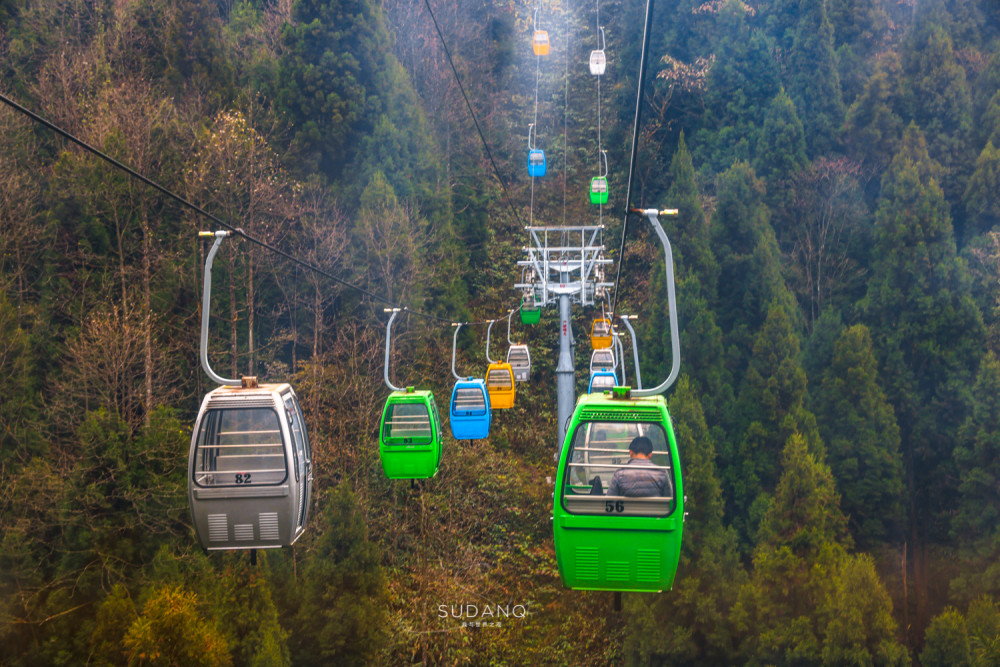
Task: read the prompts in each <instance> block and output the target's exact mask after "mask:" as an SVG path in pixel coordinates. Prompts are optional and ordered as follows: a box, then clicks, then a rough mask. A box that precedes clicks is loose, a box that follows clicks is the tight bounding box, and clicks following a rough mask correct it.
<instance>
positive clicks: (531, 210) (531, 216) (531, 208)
mask: <svg viewBox="0 0 1000 667" xmlns="http://www.w3.org/2000/svg"><path fill="white" fill-rule="evenodd" d="M534 27H535V30H536V31H537V30H538V3H535V26H534ZM531 39H532V44H534V39H535V36H534V34H532V36H531ZM541 76H542V56H541V55H539V54H537V53H536V54H535V109H534V111H533V112H532V115H531V127H532V128H534V132H535V139H536V140H537V139H538V81H539V79H540V78H541ZM532 148H534V144H532ZM528 224H529V225H534V224H535V174H534V172H532V174H531V201H530V203H529V205H528Z"/></svg>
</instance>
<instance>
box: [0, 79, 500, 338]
mask: <svg viewBox="0 0 1000 667" xmlns="http://www.w3.org/2000/svg"><path fill="white" fill-rule="evenodd" d="M0 102H3V103H4V104H6V105H7V106H9V107H11V108H12V109H14V110H15V111H18V112H20V113H22V114H24V115H25V116H27V117H28V118H30V119H32V120H33V121H35V122H36V123H39V124H41V125H44V126H45V127H47V128H48V129H50V130H52V131H53V132H55V133H56V134H58V135H60V136H61V137H63V138H64V139H66V140H68V141H70V142H72V143H74V144H76V145H77V146H79V147H80V148H82V149H84V150H85V151H87V152H89V153H92V154H93V155H96V156H97V157H99V158H100V159H102V160H104V161H105V162H107V163H109V164H111V165H112V166H114V167H115V168H117V169H121V170H122V171H124V172H125V173H127V174H129V175H130V176H132V177H133V178H136V179H138V180H140V181H142V182H143V183H145V184H146V185H148V186H149V187H151V188H153V189H154V190H156V191H158V192H160V193H161V194H164V195H166V196H167V197H169V198H170V199H173V200H174V201H175V202H177V203H179V204H181V205H182V206H184V207H185V208H188V209H190V210H192V211H194V212H195V213H197V214H198V215H201V216H204V217H206V218H208V219H209V220H211V221H212V222H214V223H215V224H217V225H219V226H221V227H224V228H225V229H227V230H229V232H231V233H232V234H234V235H236V236H239V237H241V238H243V239H246V240H247V241H250V242H251V243H254V244H256V245H258V246H260V247H262V248H265V249H266V250H269V251H271V252H273V253H274V254H276V255H279V256H281V257H284V258H285V259H287V260H288V261H290V262H292V263H293V264H297V265H299V266H301V267H303V268H305V269H308V270H309V271H312V272H314V273H318V274H319V275H321V276H324V277H326V278H329V279H330V280H332V281H334V282H335V283H338V284H340V285H343V286H344V287H347V288H349V289H352V290H354V291H356V292H359V293H360V294H364V295H365V296H367V297H368V298H370V299H372V300H373V301H378V302H380V303H383V304H386V305H388V306H390V307H392V308H399V309H400V310H403V311H406V312H409V313H413V314H414V315H417V316H419V317H423V318H426V319H429V320H435V321H438V322H445V323H447V324H449V325H450V324H451V323H452V322H453V321H454V320H452V319H449V318H446V317H441V316H440V315H434V314H433V313H425V312H422V311H419V310H414V309H412V308H409V307H408V306H405V305H402V304H397V303H394V302H393V301H391V300H390V299H388V298H386V297H384V296H382V295H380V294H376V293H375V292H372V291H370V290H367V289H365V288H364V287H361V286H360V285H355V284H354V283H352V282H350V281H348V280H345V279H343V278H341V277H340V276H337V275H334V274H332V273H330V272H329V271H327V270H325V269H323V268H321V267H318V266H316V265H315V264H310V263H309V262H306V261H305V260H302V259H299V258H298V257H295V256H294V255H292V254H290V253H288V252H287V251H285V250H282V249H281V248H278V247H277V246H274V245H271V244H270V243H268V242H267V241H263V240H261V239H258V238H256V237H254V236H251V235H250V234H247V233H246V232H245V231H243V230H242V229H240V228H239V227H235V226H234V225H232V224H230V223H228V222H226V221H224V220H222V219H221V218H219V217H218V216H217V215H214V214H212V213H209V212H208V211H206V210H205V209H203V208H201V207H200V206H198V205H197V204H193V203H191V202H190V201H188V200H187V199H185V198H184V197H181V196H180V195H178V194H176V193H175V192H173V191H171V190H169V189H167V188H166V187H164V186H162V185H160V184H159V183H157V182H156V181H154V180H152V179H150V178H148V177H146V176H144V175H142V174H140V173H139V172H137V171H136V170H135V169H132V168H131V167H129V166H128V165H126V164H124V163H122V162H119V161H118V160H116V159H114V158H113V157H111V156H110V155H108V154H107V153H104V152H102V151H100V150H98V149H97V148H94V147H93V146H91V145H90V144H88V143H87V142H85V141H83V140H82V139H80V138H78V137H76V136H74V135H73V134H70V133H69V132H67V131H66V130H64V129H62V128H61V127H59V126H58V125H56V124H54V123H52V122H51V121H49V120H48V119H46V118H43V117H42V116H39V115H38V114H36V113H35V112H33V111H31V110H30V109H27V108H25V107H23V106H21V105H20V104H18V103H17V102H15V101H14V100H12V99H10V98H9V97H7V96H6V95H4V94H2V93H0ZM490 321H491V320H483V321H480V322H463V324H464V325H466V326H474V325H478V324H488V323H489V322H490Z"/></svg>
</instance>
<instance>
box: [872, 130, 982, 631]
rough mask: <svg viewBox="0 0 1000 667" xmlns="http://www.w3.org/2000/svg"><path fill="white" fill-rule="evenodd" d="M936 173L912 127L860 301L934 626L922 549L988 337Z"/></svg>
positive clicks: (937, 516) (884, 205)
mask: <svg viewBox="0 0 1000 667" xmlns="http://www.w3.org/2000/svg"><path fill="white" fill-rule="evenodd" d="M938 169H939V167H937V165H936V164H935V163H933V162H932V161H931V159H930V157H929V156H928V154H927V148H926V145H925V143H924V141H923V135H922V134H921V133H920V131H919V130H918V129H916V127H915V126H913V125H911V126H910V127H909V128H908V129H907V131H906V134H905V135H904V137H903V144H902V147H901V149H900V151H899V153H898V154H897V155H896V157H895V158H894V159H893V162H892V164H891V165H890V168H889V170H888V172H887V173H886V175H885V177H884V178H883V183H882V193H881V197H880V201H879V207H878V212H877V214H876V218H875V241H874V247H873V249H872V257H873V261H872V267H871V278H870V279H869V283H868V292H867V294H866V295H865V297H864V299H863V300H862V302H861V303H860V304H859V306H860V311H861V313H862V316H863V318H864V321H865V323H866V324H867V325H868V327H869V329H870V330H871V334H872V341H873V342H874V344H875V349H876V356H877V358H878V363H879V368H880V371H881V373H882V377H883V378H884V380H885V385H884V387H885V390H886V394H887V396H888V397H889V401H890V402H891V403H892V405H893V408H894V410H895V413H896V420H897V423H898V424H899V428H900V442H901V444H902V448H903V463H904V470H905V476H906V485H907V497H908V498H909V507H908V508H907V509H908V519H909V530H910V536H909V539H908V543H909V546H910V548H912V549H913V550H914V554H915V558H913V559H911V561H910V563H911V565H912V566H913V567H914V578H913V580H912V581H913V583H914V586H915V588H916V593H917V596H916V604H917V618H918V619H919V620H918V622H919V623H922V622H926V618H925V616H924V614H926V607H925V598H924V597H923V596H924V594H925V593H926V588H925V586H926V584H927V580H926V577H927V571H926V569H925V568H926V561H925V560H924V558H923V555H924V552H923V546H924V545H926V543H927V540H928V539H945V538H946V536H947V522H946V521H945V520H944V519H945V517H946V516H947V515H948V513H949V512H950V510H951V508H952V506H953V500H954V497H955V493H956V489H955V486H954V483H953V482H950V480H954V479H955V477H954V473H953V459H952V450H953V447H954V446H955V444H956V433H957V432H958V428H959V426H960V425H961V424H962V422H964V420H965V416H966V414H967V400H968V398H967V392H968V387H969V386H970V385H971V381H972V377H973V376H972V373H973V370H974V368H975V366H976V364H977V363H978V361H979V358H980V356H981V349H982V341H983V336H984V326H983V322H982V318H981V315H980V313H979V311H978V310H977V308H976V307H975V304H974V303H973V301H972V298H971V295H970V289H969V279H968V276H967V272H966V268H965V265H964V264H963V263H962V262H961V261H959V259H958V258H957V256H956V251H955V240H954V237H953V236H952V230H951V221H950V219H949V216H948V205H947V203H946V202H945V200H944V195H943V193H942V192H941V188H940V187H939V186H938V181H937V178H936V173H937V171H938Z"/></svg>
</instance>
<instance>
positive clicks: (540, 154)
mask: <svg viewBox="0 0 1000 667" xmlns="http://www.w3.org/2000/svg"><path fill="white" fill-rule="evenodd" d="M544 175H545V151H543V150H542V149H540V148H536V147H535V124H534V123H529V124H528V176H531V177H532V178H535V177H541V176H544Z"/></svg>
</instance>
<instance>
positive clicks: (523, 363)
mask: <svg viewBox="0 0 1000 667" xmlns="http://www.w3.org/2000/svg"><path fill="white" fill-rule="evenodd" d="M507 363H508V364H510V365H511V366H513V367H515V368H527V367H528V366H530V365H531V361H530V360H529V358H528V351H527V350H526V349H524V348H523V347H512V348H511V349H510V353H509V354H508V355H507Z"/></svg>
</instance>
